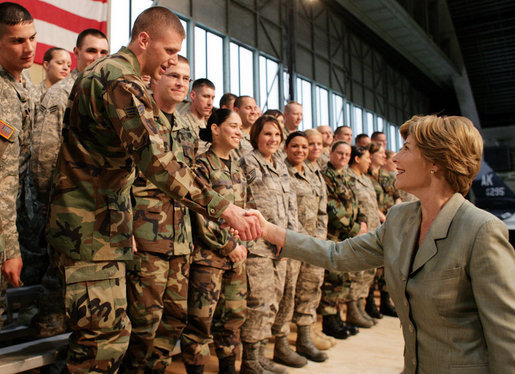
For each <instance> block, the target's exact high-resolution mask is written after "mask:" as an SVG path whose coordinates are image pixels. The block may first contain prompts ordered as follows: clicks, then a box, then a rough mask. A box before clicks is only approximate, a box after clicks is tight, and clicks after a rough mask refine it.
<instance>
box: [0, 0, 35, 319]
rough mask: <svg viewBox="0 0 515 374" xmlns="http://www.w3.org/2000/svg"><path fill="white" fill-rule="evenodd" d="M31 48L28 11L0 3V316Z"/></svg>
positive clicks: (12, 243)
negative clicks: (26, 70)
mask: <svg viewBox="0 0 515 374" xmlns="http://www.w3.org/2000/svg"><path fill="white" fill-rule="evenodd" d="M35 49H36V30H35V28H34V21H33V18H32V16H31V15H30V13H29V12H28V11H27V10H26V9H25V8H23V7H22V6H20V5H18V4H14V3H3V4H0V180H1V181H2V188H0V266H1V268H2V269H1V273H0V316H1V314H2V313H3V311H4V309H5V291H6V287H7V283H10V284H11V285H13V286H15V287H18V286H19V285H20V274H21V269H22V259H21V254H20V245H19V242H18V230H17V227H16V220H17V209H16V208H17V206H16V204H17V198H18V196H19V191H20V184H21V183H20V180H21V179H20V178H22V177H23V175H24V174H23V172H22V171H23V170H24V169H23V168H26V164H25V158H24V152H26V151H27V150H28V149H29V146H30V144H29V142H30V130H31V129H32V113H33V106H32V105H33V101H32V99H31V97H30V90H31V89H32V83H31V82H30V79H29V77H28V74H26V72H25V71H24V69H27V68H29V67H30V66H31V65H32V63H33V60H34V52H35ZM0 319H1V318H0ZM1 327H2V322H1V321H0V329H1Z"/></svg>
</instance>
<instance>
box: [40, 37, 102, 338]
mask: <svg viewBox="0 0 515 374" xmlns="http://www.w3.org/2000/svg"><path fill="white" fill-rule="evenodd" d="M66 53H68V52H66ZM108 53H109V44H108V42H107V37H106V36H105V35H104V33H103V32H101V31H100V30H96V29H86V30H84V31H82V32H81V33H80V34H79V35H78V36H77V42H76V47H75V48H74V54H75V57H76V59H77V67H76V68H75V69H74V70H73V71H72V72H71V73H70V74H69V75H68V76H67V77H66V78H64V79H63V80H61V81H59V82H57V83H56V84H54V85H53V86H51V87H50V88H49V89H48V90H47V92H46V94H45V95H44V97H43V98H42V99H41V104H40V105H39V110H38V113H37V116H36V123H35V126H34V131H33V136H32V150H31V159H30V175H31V182H32V187H33V191H34V195H35V196H36V199H35V201H34V202H33V207H34V221H33V223H34V224H33V226H32V228H33V232H34V238H35V239H34V240H36V241H37V243H41V247H42V248H44V252H43V253H41V254H40V256H41V257H40V258H41V261H39V263H40V266H43V267H44V268H45V269H46V272H45V273H44V276H43V279H42V281H41V285H42V291H41V295H40V302H39V313H38V314H37V315H36V317H35V318H34V319H33V321H32V322H33V324H34V326H35V327H36V329H37V331H38V333H39V335H40V336H52V335H56V334H59V333H62V332H63V331H64V330H65V326H64V319H65V318H64V307H63V298H62V290H61V285H60V281H59V276H58V270H57V269H56V268H55V267H54V266H50V267H49V266H48V265H49V260H48V258H47V253H46V242H45V240H44V227H45V221H46V213H47V211H48V204H49V194H50V189H51V181H52V175H53V173H54V170H55V165H56V162H57V154H58V152H59V148H60V146H61V139H62V137H61V131H62V128H63V119H64V112H65V109H66V104H67V103H68V96H70V92H71V90H72V87H73V84H74V83H75V80H76V79H77V76H78V75H79V73H80V72H82V71H83V70H84V69H85V68H86V67H87V66H88V65H90V64H91V63H92V62H93V61H95V60H97V59H98V58H100V57H103V56H106V55H107V54H108Z"/></svg>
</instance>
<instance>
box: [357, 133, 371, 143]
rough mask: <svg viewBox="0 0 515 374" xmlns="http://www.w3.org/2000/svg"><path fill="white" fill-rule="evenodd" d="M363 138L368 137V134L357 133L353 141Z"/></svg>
mask: <svg viewBox="0 0 515 374" xmlns="http://www.w3.org/2000/svg"><path fill="white" fill-rule="evenodd" d="M363 138H368V135H367V134H359V135H358V136H356V139H354V142H355V143H359V142H360V141H361V139H363Z"/></svg>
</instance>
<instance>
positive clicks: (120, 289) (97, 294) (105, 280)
mask: <svg viewBox="0 0 515 374" xmlns="http://www.w3.org/2000/svg"><path fill="white" fill-rule="evenodd" d="M59 261H60V264H59V269H60V270H61V271H62V273H61V275H62V276H64V281H65V308H66V318H67V319H68V323H69V325H70V328H71V331H72V333H71V335H70V338H69V346H68V353H67V357H66V367H65V372H68V373H92V372H93V373H116V372H118V368H119V366H120V364H121V361H122V358H123V356H124V354H125V351H126V350H127V346H128V345H129V335H130V332H131V323H130V321H129V318H128V316H127V313H126V310H127V297H126V284H125V262H121V261H109V262H84V261H73V260H71V259H69V258H67V257H65V256H61V257H59Z"/></svg>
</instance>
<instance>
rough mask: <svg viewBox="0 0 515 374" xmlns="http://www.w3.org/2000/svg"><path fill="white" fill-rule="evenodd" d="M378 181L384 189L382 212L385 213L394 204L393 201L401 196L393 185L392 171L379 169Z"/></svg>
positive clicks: (393, 176)
mask: <svg viewBox="0 0 515 374" xmlns="http://www.w3.org/2000/svg"><path fill="white" fill-rule="evenodd" d="M379 183H380V184H381V187H383V191H384V205H383V208H384V210H382V212H383V213H384V214H386V212H388V210H389V209H390V208H391V207H392V206H394V205H395V202H396V201H397V200H398V199H400V198H401V195H400V193H399V190H398V189H397V187H395V175H394V174H393V173H390V172H388V171H385V170H381V169H379ZM379 208H381V207H379Z"/></svg>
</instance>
